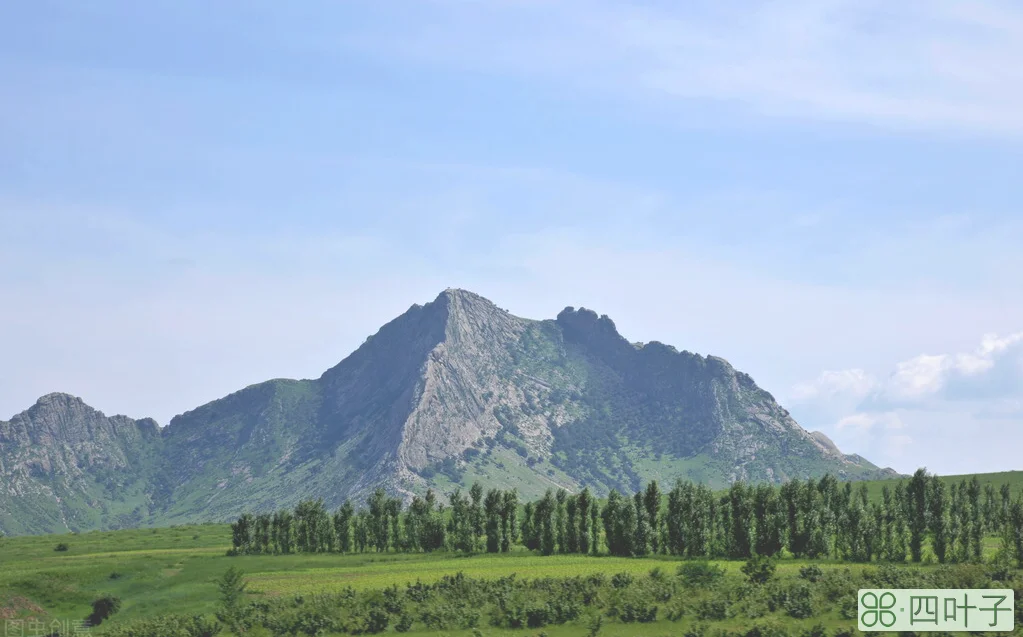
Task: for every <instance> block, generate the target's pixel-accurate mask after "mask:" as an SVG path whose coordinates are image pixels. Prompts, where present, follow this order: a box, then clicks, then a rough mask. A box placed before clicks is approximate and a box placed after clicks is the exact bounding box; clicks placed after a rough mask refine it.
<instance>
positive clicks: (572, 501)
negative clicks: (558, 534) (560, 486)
mask: <svg viewBox="0 0 1023 637" xmlns="http://www.w3.org/2000/svg"><path fill="white" fill-rule="evenodd" d="M578 551H579V502H578V500H577V499H576V496H574V495H570V496H568V498H566V499H565V552H566V553H577V552H578Z"/></svg>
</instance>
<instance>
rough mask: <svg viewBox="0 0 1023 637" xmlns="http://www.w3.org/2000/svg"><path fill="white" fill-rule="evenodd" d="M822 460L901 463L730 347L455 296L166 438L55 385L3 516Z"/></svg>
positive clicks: (9, 431) (203, 506)
mask: <svg viewBox="0 0 1023 637" xmlns="http://www.w3.org/2000/svg"><path fill="white" fill-rule="evenodd" d="M825 472H831V473H836V474H838V475H840V476H843V477H847V478H858V477H864V478H866V477H880V476H882V475H889V474H892V473H894V472H890V470H887V472H886V470H880V469H878V468H877V467H874V466H873V465H871V464H870V463H868V462H866V461H865V460H863V459H862V458H859V457H858V456H845V455H843V454H842V453H841V452H839V451H838V449H837V448H835V446H834V444H833V443H831V441H830V440H827V438H826V437H823V436H822V435H819V434H810V433H808V432H806V431H805V430H803V429H802V428H801V427H799V425H798V424H796V422H795V421H793V420H792V418H791V417H790V416H789V414H788V412H787V411H785V410H784V409H783V408H782V407H781V406H779V405H778V404H777V403H776V402H775V401H774V399H773V397H772V396H771V395H770V394H769V393H767V392H766V391H764V390H762V389H760V388H759V387H757V385H756V384H755V383H754V382H753V379H751V378H750V377H749V376H748V375H746V374H744V373H742V372H739V371H736V370H735V369H733V368H732V367H731V365H729V364H728V362H727V361H725V360H723V359H721V358H716V357H713V356H710V357H703V356H699V355H697V354H692V353H689V352H678V351H676V350H675V349H674V348H672V347H670V346H668V345H664V344H661V343H656V342H653V343H648V344H632V343H629V342H628V341H627V340H626V339H624V338H623V337H622V336H621V335H619V334H618V331H617V329H616V328H615V325H614V323H613V322H612V321H611V319H610V318H608V317H606V316H598V315H597V314H596V313H594V312H592V311H590V310H586V309H579V310H575V309H573V308H566V309H565V310H564V311H563V312H561V313H560V314H559V315H558V317H557V319H556V320H545V321H535V320H529V319H523V318H519V317H515V316H512V315H511V314H509V313H507V312H505V311H503V310H501V309H499V308H498V307H496V306H495V305H494V304H493V303H491V302H490V301H488V300H486V299H484V298H482V297H480V296H477V295H475V294H472V293H470V292H466V291H462V290H446V291H445V292H443V293H442V294H441V295H440V296H438V297H437V299H436V300H434V301H433V302H431V303H427V304H426V305H423V306H420V305H413V306H412V307H411V308H410V309H409V310H408V311H407V312H406V313H405V314H403V315H401V316H400V317H398V318H396V319H394V320H393V321H391V322H390V323H388V324H386V325H384V326H383V327H382V328H381V329H380V331H379V332H377V333H376V334H375V335H373V336H371V337H370V338H368V339H367V340H366V342H365V343H364V344H363V345H362V346H361V347H359V348H358V349H357V350H356V351H355V352H353V353H352V354H351V355H350V356H348V357H347V358H345V359H344V360H343V361H341V362H340V363H339V364H338V365H336V366H335V367H333V368H332V369H330V370H328V371H327V372H325V373H324V374H323V375H322V376H321V377H320V378H318V379H314V380H298V381H295V380H274V381H268V382H266V383H261V384H259V385H254V386H251V387H248V388H245V389H243V390H241V391H238V392H236V393H234V394H231V395H230V396H227V397H225V398H222V399H220V400H217V401H214V402H212V403H209V404H207V405H203V406H201V407H199V408H197V409H194V410H192V411H189V412H187V413H184V414H182V415H180V416H177V417H176V418H174V419H173V420H172V421H171V423H170V424H169V425H168V426H167V427H166V428H164V429H163V430H160V429H159V428H158V427H157V426H156V424H155V423H154V422H153V421H151V420H140V421H135V420H132V419H130V418H127V417H124V416H114V417H111V418H107V417H105V416H103V414H101V413H99V412H96V411H95V410H92V409H90V408H89V407H88V406H86V405H85V404H84V403H82V402H81V401H80V400H78V399H75V398H71V397H69V396H64V395H60V394H52V395H50V396H46V397H43V398H42V399H40V402H39V403H38V404H37V405H36V406H34V407H33V408H32V409H30V410H28V411H27V412H25V413H24V414H20V415H18V416H16V417H15V418H14V419H13V420H12V421H11V422H8V423H0V475H3V476H4V481H3V485H4V492H3V494H2V495H0V528H3V529H4V530H5V531H7V532H25V531H33V530H56V529H60V528H64V527H71V528H94V527H110V526H119V525H121V526H123V525H129V524H138V523H141V522H151V523H167V522H182V521H189V520H200V519H226V518H228V517H231V516H234V515H237V514H238V513H239V512H241V511H251V510H260V509H270V508H276V507H281V506H290V505H293V504H294V503H295V502H296V501H298V500H299V499H301V498H306V497H322V498H324V499H325V501H326V502H327V504H328V505H330V506H335V505H337V504H339V503H340V501H341V500H342V499H344V498H345V497H361V496H364V495H365V494H367V493H368V492H369V491H371V490H372V489H374V488H376V487H377V486H381V485H382V486H385V487H386V488H387V489H389V490H390V491H391V492H393V493H399V494H403V495H405V496H411V494H412V493H415V492H421V491H423V490H425V489H426V488H427V487H434V488H437V489H440V490H441V491H442V492H446V491H448V490H450V489H451V488H453V487H454V486H455V485H456V484H467V483H469V482H471V481H473V480H481V481H482V482H484V483H485V484H494V485H497V484H500V485H501V486H502V487H505V488H508V487H517V488H518V489H519V490H520V492H522V493H523V495H524V496H526V497H532V496H535V495H538V494H540V493H542V491H543V490H545V489H546V488H548V487H551V486H555V487H564V488H567V489H577V488H581V486H583V485H589V486H591V487H592V488H594V489H596V490H597V491H602V492H603V491H607V490H608V489H611V488H619V489H632V488H635V487H637V486H638V485H639V484H640V483H641V482H645V481H646V480H650V479H658V480H662V481H670V480H673V479H674V478H676V477H688V478H691V479H696V480H702V481H705V482H708V483H710V484H713V485H715V486H723V485H725V484H727V483H728V482H730V481H733V480H736V479H749V480H770V481H779V480H783V479H786V478H789V477H793V476H808V475H821V474H823V473H825ZM83 510H85V512H83ZM88 510H95V511H99V512H100V513H97V514H96V515H92V514H89V513H88V512H87V511H88ZM18 520H21V521H18ZM26 520H28V521H27V522H26Z"/></svg>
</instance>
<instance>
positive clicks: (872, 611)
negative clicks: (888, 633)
mask: <svg viewBox="0 0 1023 637" xmlns="http://www.w3.org/2000/svg"><path fill="white" fill-rule="evenodd" d="M868 597H869V598H871V601H868V600H867V598H868ZM894 606H895V595H894V594H893V593H882V594H881V598H880V599H878V597H877V595H876V594H874V593H864V594H863V597H862V598H860V608H865V609H866V610H864V611H863V615H862V616H861V617H860V621H861V622H863V625H864V626H867V627H868V628H872V627H874V625H875V624H877V622H879V621H880V622H881V625H882V626H884V627H885V628H889V627H891V626H893V625H894V624H895V611H893V610H891V609H892V608H893V607H894ZM868 616H869V618H870V619H869V620H868V619H867V618H868ZM889 618H890V619H889ZM885 620H887V621H885Z"/></svg>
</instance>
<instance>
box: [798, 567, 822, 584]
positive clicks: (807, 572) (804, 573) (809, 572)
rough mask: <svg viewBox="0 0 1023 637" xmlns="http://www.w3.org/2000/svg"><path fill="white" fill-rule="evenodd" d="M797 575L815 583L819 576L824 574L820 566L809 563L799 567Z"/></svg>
mask: <svg viewBox="0 0 1023 637" xmlns="http://www.w3.org/2000/svg"><path fill="white" fill-rule="evenodd" d="M799 576H800V577H801V578H803V579H805V580H808V581H810V582H814V583H816V582H817V580H819V579H820V578H821V577H823V576H824V571H822V570H821V567H819V566H817V565H816V564H810V565H809V566H803V567H801V568H800V569H799Z"/></svg>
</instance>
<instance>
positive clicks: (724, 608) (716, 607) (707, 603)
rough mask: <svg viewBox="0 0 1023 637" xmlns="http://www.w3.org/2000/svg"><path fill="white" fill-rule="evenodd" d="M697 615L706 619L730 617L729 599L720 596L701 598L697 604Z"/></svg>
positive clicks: (715, 619) (716, 619)
mask: <svg viewBox="0 0 1023 637" xmlns="http://www.w3.org/2000/svg"><path fill="white" fill-rule="evenodd" d="M696 617H697V618H699V619H702V620H704V621H707V620H714V621H718V620H722V619H726V618H727V617H728V600H726V599H722V598H720V597H713V598H710V599H703V600H700V603H699V604H697V606H696Z"/></svg>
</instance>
